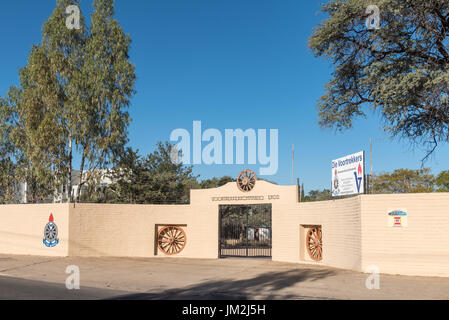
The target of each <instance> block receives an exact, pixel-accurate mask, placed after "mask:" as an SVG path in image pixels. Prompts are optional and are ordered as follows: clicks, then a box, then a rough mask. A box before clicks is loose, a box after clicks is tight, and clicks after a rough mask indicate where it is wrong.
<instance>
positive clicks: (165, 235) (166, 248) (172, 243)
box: [157, 226, 187, 255]
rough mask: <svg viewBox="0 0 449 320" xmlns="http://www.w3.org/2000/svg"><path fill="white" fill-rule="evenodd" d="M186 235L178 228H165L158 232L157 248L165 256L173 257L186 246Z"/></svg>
mask: <svg viewBox="0 0 449 320" xmlns="http://www.w3.org/2000/svg"><path fill="white" fill-rule="evenodd" d="M186 240H187V239H186V233H185V232H184V230H183V229H182V228H180V227H178V226H167V227H164V228H162V229H161V230H160V231H159V234H158V236H157V246H158V248H159V250H161V251H162V252H163V253H165V254H167V255H175V254H178V253H180V252H181V251H182V250H184V248H185V246H186Z"/></svg>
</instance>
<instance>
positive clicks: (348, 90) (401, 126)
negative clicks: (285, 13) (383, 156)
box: [309, 0, 449, 155]
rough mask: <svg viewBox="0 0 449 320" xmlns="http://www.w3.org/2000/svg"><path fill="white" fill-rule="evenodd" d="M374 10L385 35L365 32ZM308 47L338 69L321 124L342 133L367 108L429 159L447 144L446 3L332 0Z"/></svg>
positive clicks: (443, 0)
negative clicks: (425, 151) (420, 147)
mask: <svg viewBox="0 0 449 320" xmlns="http://www.w3.org/2000/svg"><path fill="white" fill-rule="evenodd" d="M368 5H377V6H378V7H379V9H380V13H381V16H380V22H381V24H380V28H379V29H378V30H369V29H368V28H367V27H366V25H365V22H366V19H367V17H368V15H369V14H366V13H365V12H366V8H367V7H368ZM322 11H323V12H324V13H326V14H327V15H328V18H327V19H326V20H324V21H322V22H321V24H320V25H319V26H318V27H317V28H315V29H314V31H313V34H312V36H311V37H310V40H309V46H310V48H311V49H312V51H313V53H314V54H315V55H316V56H323V57H327V58H328V59H329V60H330V61H331V62H332V63H333V65H334V67H335V69H334V71H333V78H332V79H331V80H330V82H329V83H328V84H327V91H326V94H325V95H324V96H323V97H322V98H321V100H320V102H319V106H318V108H319V111H320V113H319V116H320V124H321V126H323V127H328V128H333V127H334V128H337V129H338V130H343V129H347V128H350V127H351V126H352V120H353V119H354V117H358V116H365V113H366V112H365V110H364V109H363V107H364V106H370V107H371V109H373V110H378V111H379V112H380V114H381V117H382V119H383V120H384V122H385V126H384V129H385V130H386V131H387V132H388V133H390V134H391V135H392V136H393V137H405V138H407V139H409V140H410V141H412V142H415V143H424V144H427V147H428V152H429V153H428V155H430V153H432V152H433V150H434V149H435V147H436V146H437V144H438V142H441V141H443V142H446V141H448V140H449V116H448V115H449V48H448V41H449V31H448V30H449V6H448V2H447V0H432V1H428V0H404V1H397V0H377V1H371V0H370V1H364V0H347V1H343V0H333V1H329V2H328V3H327V4H324V5H323V7H322Z"/></svg>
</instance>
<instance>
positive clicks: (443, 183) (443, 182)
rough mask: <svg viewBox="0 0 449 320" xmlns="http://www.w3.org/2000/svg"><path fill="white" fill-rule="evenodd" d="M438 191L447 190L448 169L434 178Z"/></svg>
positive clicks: (448, 186) (448, 189)
mask: <svg viewBox="0 0 449 320" xmlns="http://www.w3.org/2000/svg"><path fill="white" fill-rule="evenodd" d="M435 185H436V186H437V187H438V192H449V171H443V172H440V174H439V175H438V176H437V177H436V179H435Z"/></svg>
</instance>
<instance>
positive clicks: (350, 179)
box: [332, 151, 366, 197]
mask: <svg viewBox="0 0 449 320" xmlns="http://www.w3.org/2000/svg"><path fill="white" fill-rule="evenodd" d="M365 191H366V176H365V151H360V152H358V153H354V154H351V155H348V156H346V157H343V158H340V159H337V160H333V161H332V196H333V197H341V196H349V195H354V194H364V193H365Z"/></svg>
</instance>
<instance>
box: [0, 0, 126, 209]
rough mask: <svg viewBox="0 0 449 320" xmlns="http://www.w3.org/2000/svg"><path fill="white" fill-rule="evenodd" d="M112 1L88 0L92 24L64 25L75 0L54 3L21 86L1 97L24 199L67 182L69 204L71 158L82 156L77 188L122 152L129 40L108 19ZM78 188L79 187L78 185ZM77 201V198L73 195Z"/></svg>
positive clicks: (6, 139)
mask: <svg viewBox="0 0 449 320" xmlns="http://www.w3.org/2000/svg"><path fill="white" fill-rule="evenodd" d="M113 3H114V2H113V0H95V1H94V9H95V10H94V12H93V14H92V23H91V26H90V27H88V26H86V25H85V23H84V18H83V17H82V16H81V21H80V22H81V29H79V30H76V29H73V30H69V29H68V28H67V27H66V23H65V21H66V12H65V10H66V8H67V7H68V6H69V5H72V4H74V5H78V6H79V1H78V0H57V3H56V7H55V9H54V11H53V13H52V15H51V16H50V17H49V19H48V20H47V21H46V22H45V24H44V25H43V28H42V31H43V35H42V42H41V43H40V44H39V45H36V46H33V48H32V49H31V52H30V56H29V58H28V64H27V65H26V66H25V67H24V68H23V69H21V70H20V73H19V75H20V87H18V88H17V87H12V88H11V89H10V90H9V92H8V94H7V97H6V98H5V99H3V100H1V104H0V115H1V116H2V120H3V124H2V127H0V130H1V131H0V132H1V134H2V141H1V144H0V145H5V146H8V148H9V149H8V153H9V158H10V159H13V161H15V164H16V165H17V176H16V177H17V180H18V181H17V182H27V184H28V199H29V201H30V202H39V201H43V200H44V199H45V198H46V197H49V196H51V195H52V194H53V192H54V190H56V188H57V187H59V186H61V185H62V184H66V185H67V186H68V188H67V200H68V201H71V200H72V198H71V197H72V193H71V189H72V180H71V179H72V162H73V155H74V154H75V153H76V152H79V153H80V155H81V168H80V170H81V186H83V185H84V184H85V183H86V182H87V181H88V180H91V179H93V177H90V174H84V170H85V168H87V169H89V172H95V169H99V168H105V167H107V165H109V164H110V163H112V162H113V160H115V159H116V158H118V156H119V155H120V154H121V153H122V151H123V149H124V145H125V144H126V142H127V133H128V132H127V127H128V125H129V122H130V118H129V114H128V112H127V111H126V109H127V108H128V107H129V103H130V102H129V100H130V98H131V96H132V95H133V94H134V89H133V88H134V82H135V72H134V66H133V65H132V64H131V63H130V62H129V61H128V60H129V55H128V52H129V48H130V43H131V40H130V37H129V36H128V35H125V34H124V32H123V30H122V29H121V28H120V26H119V23H118V22H117V21H116V20H115V19H113V15H114V4H113ZM78 190H81V188H79V189H78ZM78 197H79V194H78V195H77V197H76V198H78Z"/></svg>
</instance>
